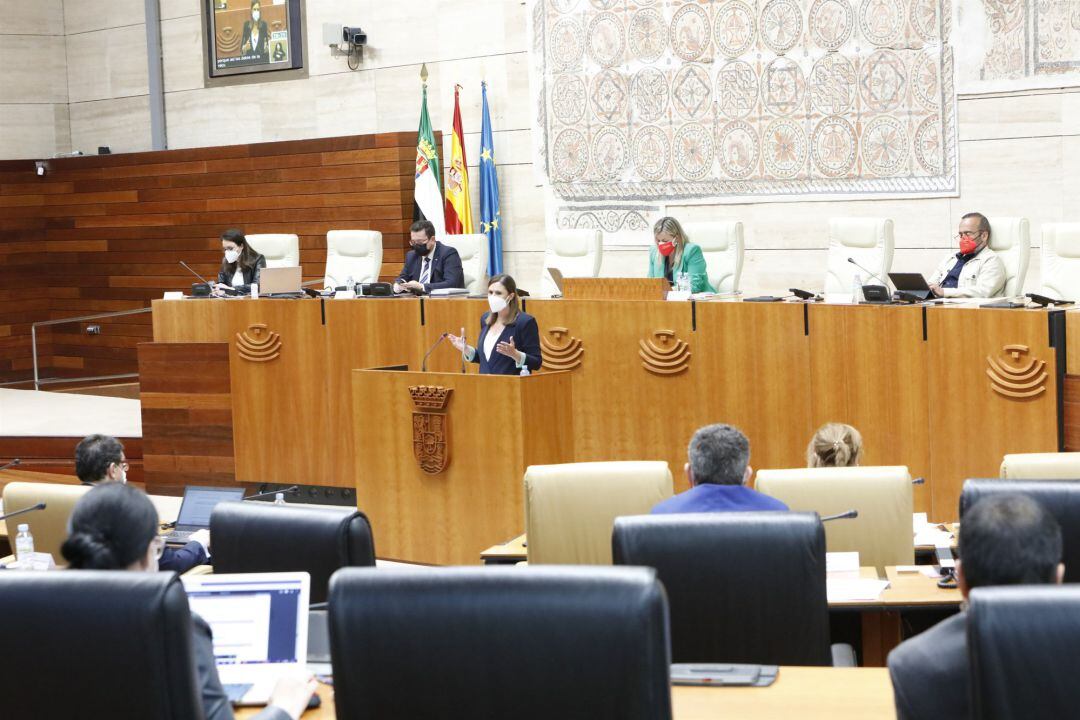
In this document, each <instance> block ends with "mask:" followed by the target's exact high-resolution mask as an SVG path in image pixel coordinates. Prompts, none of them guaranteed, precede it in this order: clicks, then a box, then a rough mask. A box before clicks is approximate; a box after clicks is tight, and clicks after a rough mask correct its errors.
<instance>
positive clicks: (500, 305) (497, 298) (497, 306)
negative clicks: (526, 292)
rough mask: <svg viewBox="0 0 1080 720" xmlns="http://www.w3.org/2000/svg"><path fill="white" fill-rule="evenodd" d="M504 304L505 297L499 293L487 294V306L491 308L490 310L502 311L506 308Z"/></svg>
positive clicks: (494, 311)
mask: <svg viewBox="0 0 1080 720" xmlns="http://www.w3.org/2000/svg"><path fill="white" fill-rule="evenodd" d="M506 305H507V303H506V298H504V297H502V296H501V295H488V307H489V308H491V312H493V313H499V312H502V311H503V310H504V309H506Z"/></svg>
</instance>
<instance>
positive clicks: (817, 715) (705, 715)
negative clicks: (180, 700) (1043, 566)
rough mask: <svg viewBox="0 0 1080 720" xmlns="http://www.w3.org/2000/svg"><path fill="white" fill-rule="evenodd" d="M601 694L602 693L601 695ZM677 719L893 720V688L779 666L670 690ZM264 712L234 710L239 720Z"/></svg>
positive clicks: (873, 675)
mask: <svg viewBox="0 0 1080 720" xmlns="http://www.w3.org/2000/svg"><path fill="white" fill-rule="evenodd" d="M599 691H600V690H599V689H598V692H599ZM318 692H319V697H320V699H321V700H322V705H321V706H319V707H318V708H316V709H314V710H308V711H307V712H306V713H304V715H303V717H304V720H334V718H335V717H336V716H335V709H334V693H333V689H332V688H331V687H329V686H327V685H320V686H319V691H318ZM671 704H672V717H673V718H674V719H675V720H716V718H725V720H791V719H792V718H799V719H800V720H848V719H850V720H867V719H868V718H873V719H874V720H890V719H891V718H895V717H896V708H895V706H894V704H893V691H892V683H891V682H890V681H889V672H888V670H885V669H884V668H849V669H836V668H813V667H787V666H785V667H781V668H780V674H779V675H778V676H777V678H776V682H774V683H773V684H772V685H771V686H769V687H767V688H746V687H729V688H722V687H681V686H680V687H672V688H671ZM259 710H260V708H242V709H239V710H237V711H236V717H237V720H245V718H251V717H254V716H255V715H256V714H258V712H259Z"/></svg>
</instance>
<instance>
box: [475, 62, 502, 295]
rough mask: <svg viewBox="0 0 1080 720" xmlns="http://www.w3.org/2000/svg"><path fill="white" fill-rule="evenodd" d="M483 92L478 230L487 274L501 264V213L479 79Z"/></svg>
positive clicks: (488, 120) (484, 85) (488, 119)
mask: <svg viewBox="0 0 1080 720" xmlns="http://www.w3.org/2000/svg"><path fill="white" fill-rule="evenodd" d="M480 87H481V88H482V90H483V94H484V119H483V126H482V127H481V129H480V231H481V232H483V233H484V234H485V235H487V236H488V275H489V276H494V275H498V274H499V273H501V272H502V271H503V264H502V216H501V215H499V177H498V175H497V174H496V172H495V146H494V145H493V144H492V142H491V116H490V115H488V101H487V83H486V82H485V83H480Z"/></svg>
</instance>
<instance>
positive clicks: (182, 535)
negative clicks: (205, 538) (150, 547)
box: [165, 530, 195, 544]
mask: <svg viewBox="0 0 1080 720" xmlns="http://www.w3.org/2000/svg"><path fill="white" fill-rule="evenodd" d="M194 534H195V531H193V530H173V531H172V532H171V533H169V534H168V535H166V536H165V542H169V543H182V544H187V542H188V541H189V540H191V536H192V535H194Z"/></svg>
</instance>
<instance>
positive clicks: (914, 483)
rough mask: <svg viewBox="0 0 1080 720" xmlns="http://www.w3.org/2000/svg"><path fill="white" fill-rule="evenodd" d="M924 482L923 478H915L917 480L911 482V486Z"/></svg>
mask: <svg viewBox="0 0 1080 720" xmlns="http://www.w3.org/2000/svg"><path fill="white" fill-rule="evenodd" d="M925 482H926V478H924V477H917V478H915V479H914V480H912V481H911V484H912V485H922V484H924V483H925Z"/></svg>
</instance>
